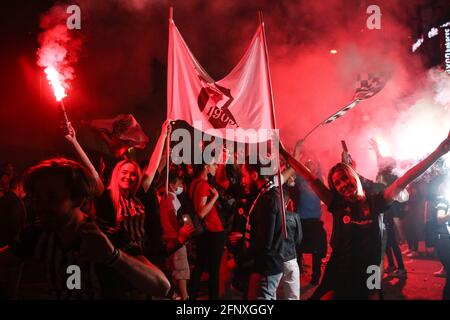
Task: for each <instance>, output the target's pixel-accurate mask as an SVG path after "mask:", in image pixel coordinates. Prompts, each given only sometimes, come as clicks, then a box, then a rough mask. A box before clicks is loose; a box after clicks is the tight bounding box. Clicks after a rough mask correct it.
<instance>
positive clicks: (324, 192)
mask: <svg viewBox="0 0 450 320" xmlns="http://www.w3.org/2000/svg"><path fill="white" fill-rule="evenodd" d="M280 153H281V155H283V156H284V157H285V158H286V160H287V161H288V162H289V164H290V165H291V167H292V168H293V169H294V170H295V171H296V172H297V173H298V174H299V175H301V176H302V177H303V178H304V179H305V180H306V181H307V182H308V184H309V185H310V186H311V188H312V189H313V191H314V192H315V193H316V195H317V196H318V197H319V199H320V200H322V202H323V203H325V204H326V205H327V206H329V205H330V204H331V201H332V200H333V194H332V192H331V191H330V190H329V189H328V188H327V187H326V186H325V184H324V183H323V182H322V181H321V180H320V179H318V178H317V177H316V176H315V175H314V174H313V173H312V172H311V171H309V169H308V168H307V167H306V166H305V165H303V164H302V163H300V162H299V161H297V160H296V159H295V158H294V157H293V156H292V155H291V154H289V152H287V151H286V150H285V149H284V147H283V146H282V145H280Z"/></svg>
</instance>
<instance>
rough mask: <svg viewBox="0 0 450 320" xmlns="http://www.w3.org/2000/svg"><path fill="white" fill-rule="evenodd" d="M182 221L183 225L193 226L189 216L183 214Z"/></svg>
mask: <svg viewBox="0 0 450 320" xmlns="http://www.w3.org/2000/svg"><path fill="white" fill-rule="evenodd" d="M181 219H182V220H183V224H192V219H191V217H190V216H189V215H188V214H183V215H182V216H181Z"/></svg>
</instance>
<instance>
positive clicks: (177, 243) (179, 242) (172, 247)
mask: <svg viewBox="0 0 450 320" xmlns="http://www.w3.org/2000/svg"><path fill="white" fill-rule="evenodd" d="M194 233H195V227H194V226H193V225H192V224H190V223H187V224H184V225H183V226H182V227H181V228H180V230H179V232H178V238H176V239H175V240H174V241H171V242H169V243H168V245H167V251H166V254H167V256H170V255H171V254H172V253H174V252H175V251H177V250H178V249H180V248H181V247H182V246H184V245H185V244H186V242H187V241H188V240H189V239H190V238H191V236H192V235H193V234H194Z"/></svg>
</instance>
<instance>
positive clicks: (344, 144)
mask: <svg viewBox="0 0 450 320" xmlns="http://www.w3.org/2000/svg"><path fill="white" fill-rule="evenodd" d="M341 144H342V149H343V150H344V151H345V152H348V149H347V144H346V143H345V141H344V140H341Z"/></svg>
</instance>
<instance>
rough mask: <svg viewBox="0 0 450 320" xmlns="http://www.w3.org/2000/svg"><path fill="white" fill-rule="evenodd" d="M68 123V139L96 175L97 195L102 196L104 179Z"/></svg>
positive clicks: (82, 160) (90, 170) (92, 173)
mask: <svg viewBox="0 0 450 320" xmlns="http://www.w3.org/2000/svg"><path fill="white" fill-rule="evenodd" d="M68 125H69V126H68V129H69V134H68V135H66V139H67V140H68V141H69V142H70V143H71V144H72V145H73V147H74V149H75V151H76V152H77V154H78V156H79V157H80V159H81V162H82V163H83V164H84V165H85V166H86V168H88V170H89V172H90V173H91V175H92V177H94V179H95V184H96V189H95V196H100V195H101V194H103V191H104V190H105V186H104V185H103V181H102V179H101V177H100V175H99V174H98V172H97V170H96V169H95V167H94V165H93V164H92V162H91V160H90V159H89V157H88V156H87V155H86V153H85V152H84V150H83V148H82V147H81V145H80V144H79V143H78V140H77V136H76V133H75V129H74V128H73V127H72V124H71V123H70V122H69V124H68Z"/></svg>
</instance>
